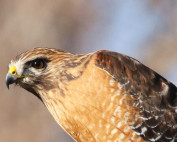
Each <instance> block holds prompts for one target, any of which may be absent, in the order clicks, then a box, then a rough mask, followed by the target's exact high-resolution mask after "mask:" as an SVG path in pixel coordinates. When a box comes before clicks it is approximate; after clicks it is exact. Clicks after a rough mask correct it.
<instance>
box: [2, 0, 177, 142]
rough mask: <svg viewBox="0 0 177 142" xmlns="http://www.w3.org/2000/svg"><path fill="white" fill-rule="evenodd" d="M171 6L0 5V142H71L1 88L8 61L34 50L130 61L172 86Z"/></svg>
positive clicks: (148, 2) (15, 92) (37, 1)
mask: <svg viewBox="0 0 177 142" xmlns="http://www.w3.org/2000/svg"><path fill="white" fill-rule="evenodd" d="M176 15H177V1H167V0H156V1H154V0H143V1H142V0H133V1H132V0H112V1H107V0H88V1H85V0H77V1H73V0H53V1H49V0H13V1H10V0H0V49H1V50H0V58H1V60H0V65H1V70H0V80H1V81H0V90H1V93H0V141H1V142H11V141H13V142H72V141H73V140H72V139H71V138H70V137H69V136H68V135H67V134H65V132H64V131H63V130H62V129H61V128H59V126H58V125H57V123H56V122H55V121H54V119H53V118H52V116H51V115H50V113H49V112H48V111H47V109H46V108H45V107H44V105H43V104H42V103H41V102H40V101H39V100H38V99H37V98H36V97H35V96H33V95H31V94H30V93H28V92H27V91H25V90H23V89H21V88H20V87H15V86H11V88H10V90H9V91H8V90H7V88H6V86H5V76H6V73H7V70H8V64H9V62H10V60H11V59H12V58H13V57H15V56H16V55H17V54H19V53H21V52H24V51H26V50H28V49H31V48H34V47H41V46H43V47H50V48H58V49H62V50H65V51H69V52H72V53H89V52H94V51H97V50H100V49H106V50H113V51H116V52H120V53H123V54H127V55H129V56H132V57H134V58H136V59H138V60H140V61H141V62H142V63H144V64H145V65H147V66H149V67H150V68H152V69H154V70H155V71H157V72H158V73H160V74H161V75H162V76H164V77H165V78H167V79H168V80H170V81H172V82H173V83H174V84H175V85H177V17H176Z"/></svg>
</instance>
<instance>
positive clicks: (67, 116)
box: [6, 48, 177, 142]
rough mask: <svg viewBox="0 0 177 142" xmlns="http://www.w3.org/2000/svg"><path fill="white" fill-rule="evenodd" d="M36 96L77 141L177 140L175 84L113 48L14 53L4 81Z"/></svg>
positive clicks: (42, 49) (152, 141) (37, 50)
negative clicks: (75, 51)
mask: <svg viewBox="0 0 177 142" xmlns="http://www.w3.org/2000/svg"><path fill="white" fill-rule="evenodd" d="M12 83H16V84H18V85H20V86H21V87H23V88H24V89H26V90H28V91H30V92H31V93H33V94H34V95H36V96H37V97H38V98H40V99H41V100H42V101H43V103H44V104H45V106H46V107H47V108H48V110H49V111H50V113H51V114H52V115H53V117H54V118H55V120H56V121H57V122H58V124H60V125H61V126H62V128H64V129H65V130H66V131H67V132H68V133H69V134H70V135H71V136H72V137H73V138H74V139H75V140H76V141H97V142H102V141H110V142H111V141H114V142H115V141H117V142H118V141H119V142H120V141H125V142H128V141H151V142H154V141H156V142H157V141H158V142H168V141H169V142H171V141H177V88H176V86H175V85H174V84H172V83H171V82H169V81H167V80H166V79H165V78H163V77H162V76H160V75H159V74H157V73H156V72H154V71H153V70H151V69H150V68H148V67H146V66H145V65H143V64H142V63H140V62H139V61H137V60H135V59H133V58H131V57H128V56H126V55H122V54H119V53H116V52H111V51H103V50H102V51H98V52H95V53H91V54H84V55H76V54H71V53H67V52H63V51H60V50H57V49H51V48H34V49H32V50H29V51H26V52H24V53H22V54H20V55H18V56H17V57H16V58H14V59H13V60H12V61H11V63H10V65H9V72H8V73H7V76H6V85H7V87H9V85H10V84H12Z"/></svg>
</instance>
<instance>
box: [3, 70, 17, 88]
mask: <svg viewBox="0 0 177 142" xmlns="http://www.w3.org/2000/svg"><path fill="white" fill-rule="evenodd" d="M17 78H18V77H17V76H15V75H13V74H11V73H10V72H8V73H7V75H6V86H7V88H8V89H9V85H10V84H13V83H14V82H15V81H16V80H17Z"/></svg>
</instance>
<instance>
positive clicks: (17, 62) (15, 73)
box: [6, 48, 73, 97]
mask: <svg viewBox="0 0 177 142" xmlns="http://www.w3.org/2000/svg"><path fill="white" fill-rule="evenodd" d="M72 55H73V54H70V53H65V52H62V51H59V50H57V49H50V48H34V49H32V50H29V51H27V52H24V53H22V54H20V55H18V56H17V57H16V58H14V59H13V60H12V61H11V63H10V64H9V71H8V73H7V76H6V85H7V87H8V88H9V85H10V84H12V83H16V84H18V85H20V86H21V87H23V88H24V89H26V90H28V91H30V92H32V93H33V94H35V95H36V96H38V97H40V96H39V95H38V92H37V91H40V90H49V89H52V88H54V87H56V85H58V83H56V82H55V80H56V79H55V78H56V76H57V77H59V76H58V75H59V74H60V71H61V72H62V71H63V69H64V66H65V61H67V59H68V58H71V57H72ZM57 74H58V75H57Z"/></svg>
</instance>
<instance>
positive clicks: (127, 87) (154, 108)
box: [95, 50, 177, 141]
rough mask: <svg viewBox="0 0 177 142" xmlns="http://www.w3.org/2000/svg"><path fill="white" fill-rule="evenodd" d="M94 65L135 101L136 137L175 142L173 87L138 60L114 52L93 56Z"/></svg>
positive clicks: (175, 97) (175, 91)
mask: <svg viewBox="0 0 177 142" xmlns="http://www.w3.org/2000/svg"><path fill="white" fill-rule="evenodd" d="M95 65H96V66H97V67H99V68H101V69H103V70H105V71H106V72H108V73H109V74H111V75H112V76H113V78H114V79H115V80H116V81H117V82H118V83H119V84H121V86H122V89H123V90H124V91H125V92H126V93H127V94H129V95H131V96H133V97H134V98H135V99H136V102H135V106H136V107H138V108H139V109H140V110H141V114H142V123H141V124H140V125H139V126H138V127H137V126H136V127H135V128H134V130H135V131H137V133H139V135H141V136H142V137H144V138H145V139H146V140H151V139H154V140H162V141H164V140H165V141H166V140H167V139H170V140H174V139H175V140H176V138H177V88H176V86H175V85H174V84H172V83H171V82H170V81H168V80H166V79H165V78H163V77H162V76H161V75H159V74H158V73H156V72H155V71H153V70H152V69H150V68H148V67H147V66H145V65H143V64H142V63H140V62H139V61H138V60H136V59H134V58H131V57H129V56H126V55H123V54H120V53H116V52H111V51H105V50H102V51H98V52H96V53H95ZM144 129H145V130H146V131H143V130H144Z"/></svg>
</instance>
